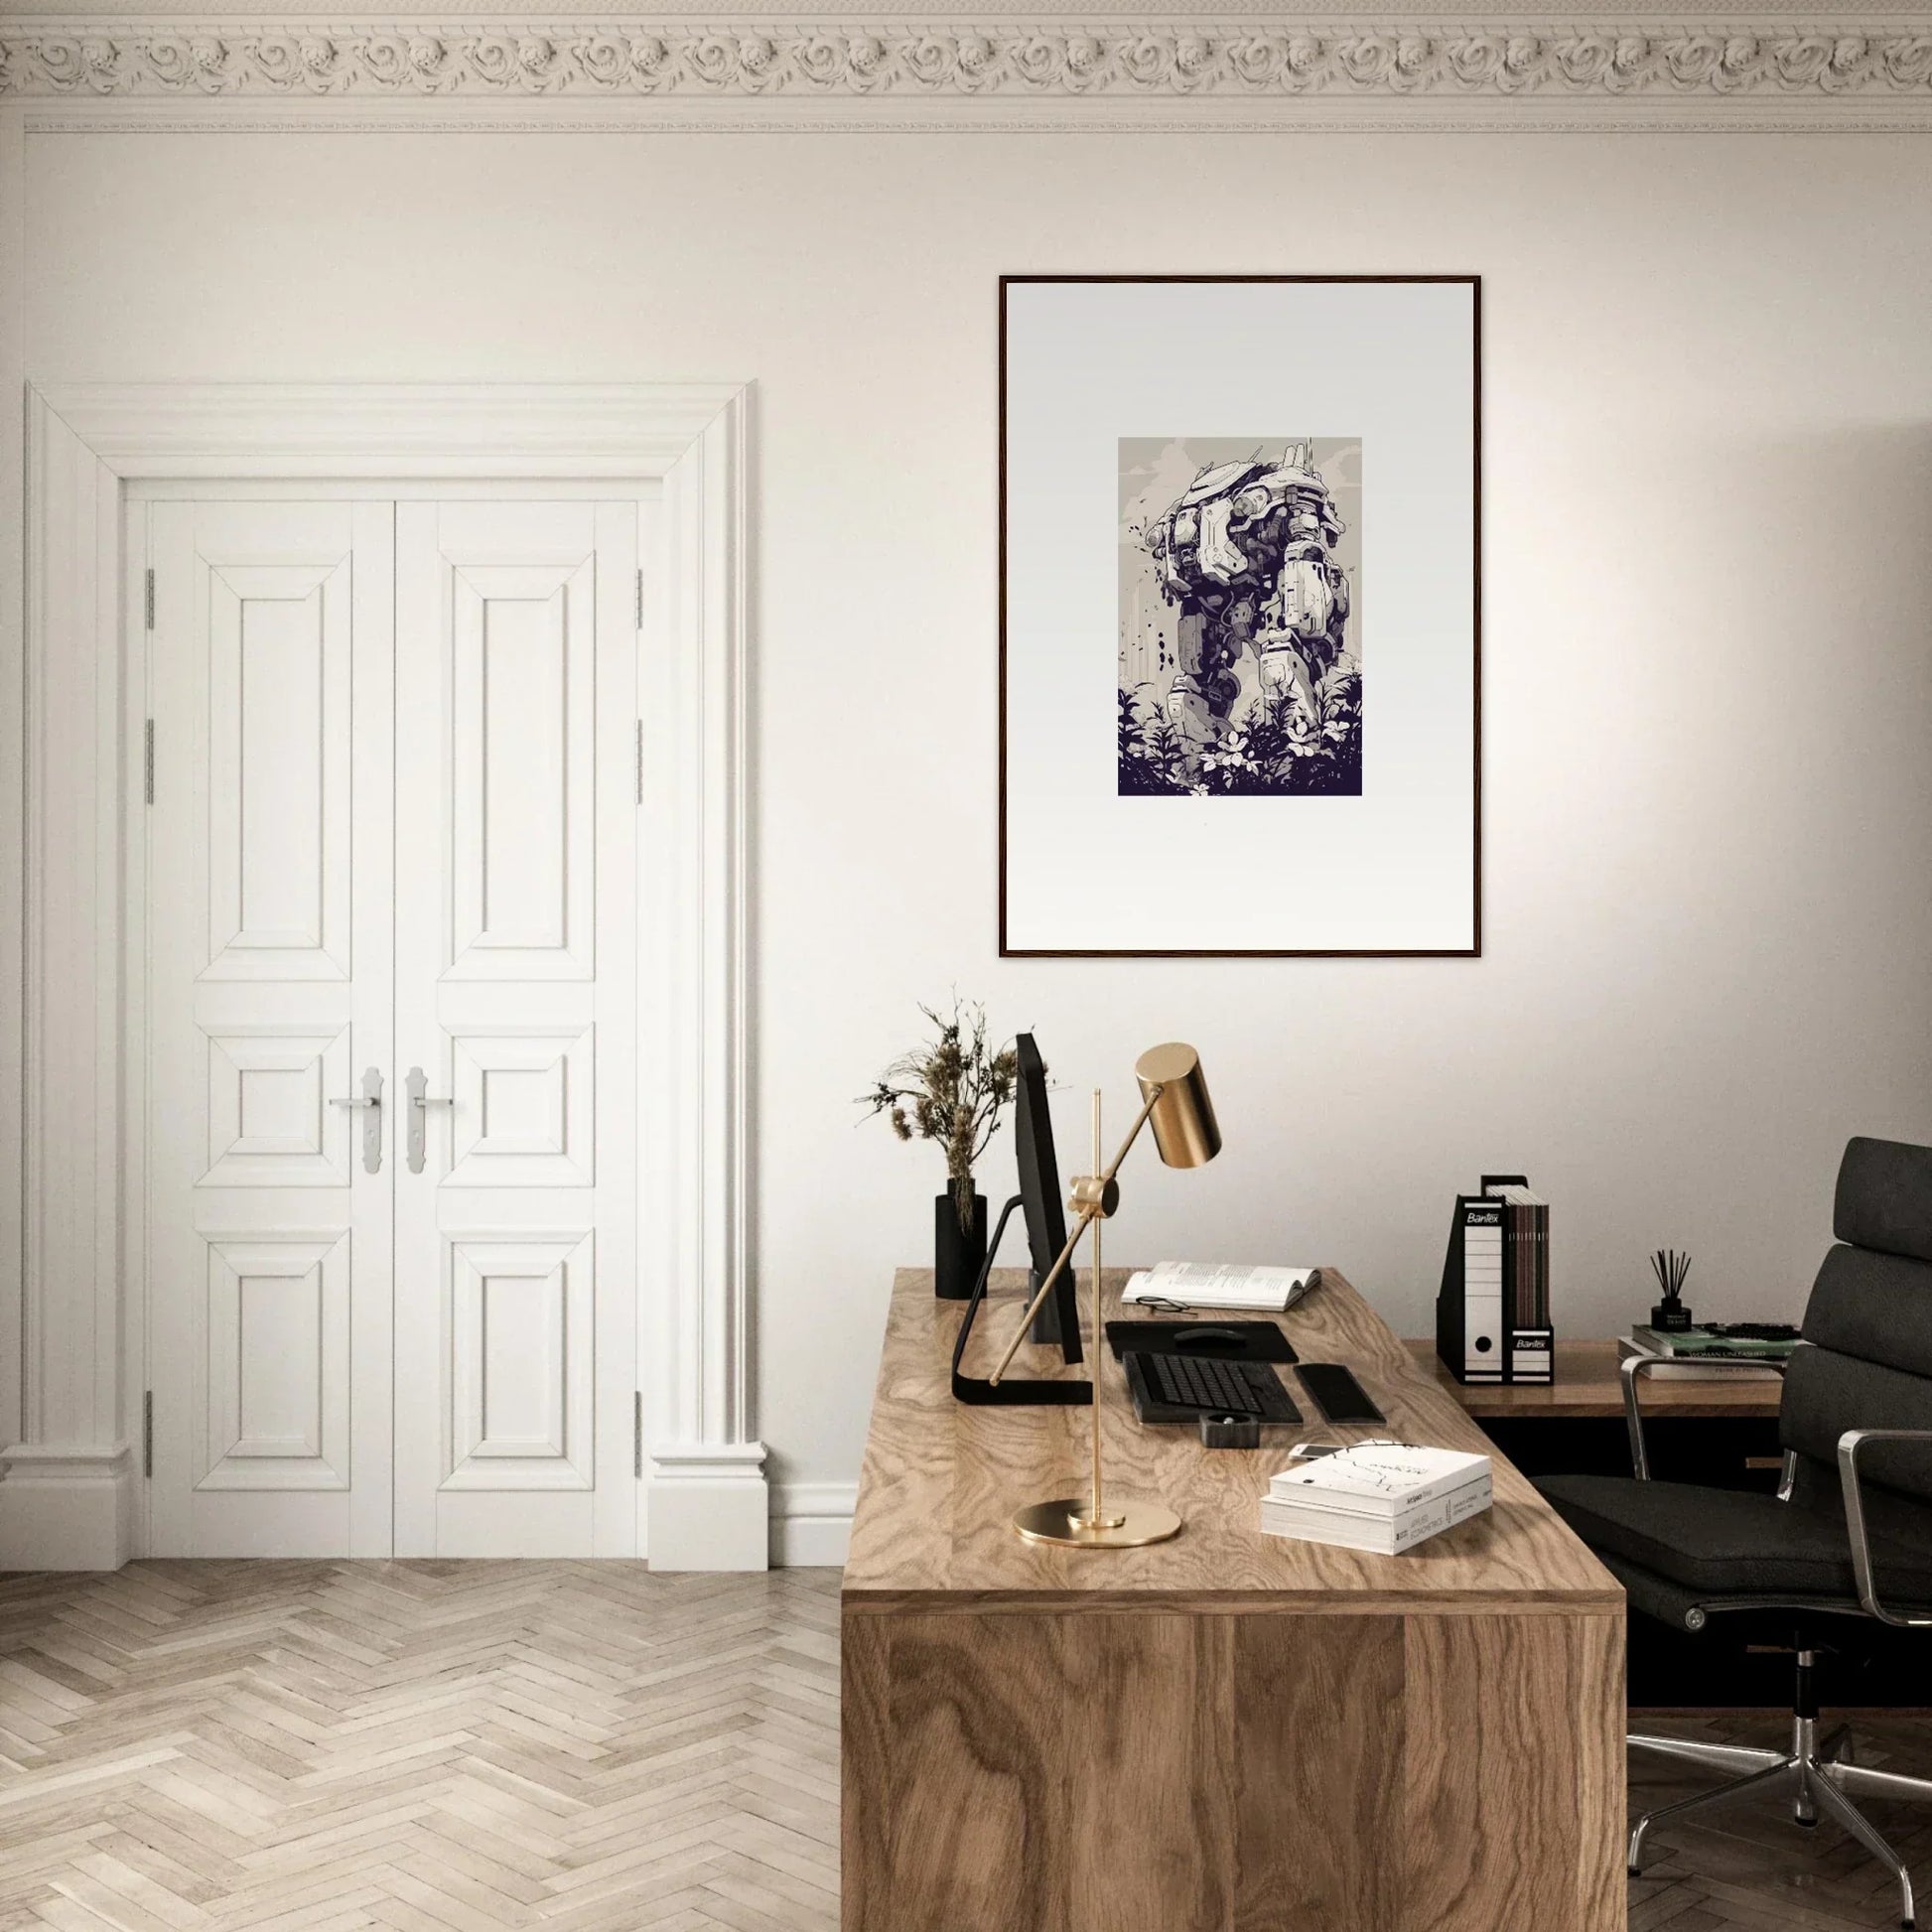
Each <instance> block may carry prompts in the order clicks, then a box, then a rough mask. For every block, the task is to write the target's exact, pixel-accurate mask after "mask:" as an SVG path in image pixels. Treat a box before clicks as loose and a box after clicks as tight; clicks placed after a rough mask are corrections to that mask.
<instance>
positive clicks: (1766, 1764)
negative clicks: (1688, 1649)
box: [1628, 1654, 1932, 1932]
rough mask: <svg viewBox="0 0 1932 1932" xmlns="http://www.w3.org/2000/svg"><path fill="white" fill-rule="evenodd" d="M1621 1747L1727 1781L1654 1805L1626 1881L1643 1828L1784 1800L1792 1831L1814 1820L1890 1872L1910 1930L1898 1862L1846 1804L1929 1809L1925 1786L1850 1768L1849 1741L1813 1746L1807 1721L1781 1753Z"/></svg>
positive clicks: (1641, 1823) (1799, 1723)
mask: <svg viewBox="0 0 1932 1932" xmlns="http://www.w3.org/2000/svg"><path fill="white" fill-rule="evenodd" d="M1809 1663H1810V1658H1809V1656H1808V1655H1802V1654H1801V1658H1800V1668H1801V1670H1803V1669H1804V1668H1805V1667H1806V1666H1808V1665H1809ZM1801 1701H1802V1700H1801ZM1628 1741H1629V1742H1630V1743H1631V1744H1634V1745H1636V1746H1638V1747H1639V1748H1640V1749H1643V1750H1649V1751H1657V1752H1660V1753H1662V1754H1663V1755H1664V1756H1666V1757H1675V1758H1681V1759H1682V1760H1684V1762H1686V1763H1689V1764H1708V1765H1710V1766H1711V1767H1712V1768H1713V1769H1715V1770H1720V1771H1730V1772H1733V1773H1735V1775H1734V1776H1732V1777H1731V1778H1730V1779H1729V1780H1728V1781H1727V1782H1725V1783H1724V1784H1721V1785H1718V1786H1716V1787H1715V1788H1714V1789H1713V1790H1710V1791H1700V1792H1698V1793H1697V1795H1696V1796H1695V1797H1690V1798H1680V1799H1678V1801H1677V1802H1676V1803H1675V1804H1671V1805H1661V1806H1659V1807H1658V1809H1657V1810H1655V1811H1648V1812H1645V1813H1644V1815H1643V1816H1642V1817H1641V1818H1639V1819H1638V1820H1637V1822H1636V1824H1635V1826H1634V1827H1633V1828H1632V1829H1631V1832H1630V1856H1629V1861H1628V1863H1629V1866H1630V1875H1631V1876H1632V1877H1633V1878H1634V1877H1635V1876H1636V1875H1637V1864H1638V1861H1639V1859H1640V1858H1641V1856H1642V1854H1643V1842H1644V1837H1645V1835H1646V1834H1647V1833H1648V1832H1649V1830H1650V1828H1651V1826H1653V1825H1656V1824H1660V1823H1662V1822H1663V1821H1664V1820H1665V1819H1670V1818H1682V1817H1684V1816H1686V1815H1687V1814H1688V1813H1691V1812H1695V1811H1704V1810H1707V1809H1709V1808H1710V1807H1711V1806H1714V1805H1723V1804H1728V1803H1729V1802H1730V1800H1731V1799H1733V1798H1740V1797H1743V1796H1744V1795H1745V1794H1746V1793H1747V1792H1759V1793H1768V1792H1771V1791H1782V1792H1785V1793H1787V1794H1789V1796H1790V1799H1791V1817H1792V1821H1793V1823H1795V1824H1799V1825H1816V1824H1817V1823H1818V1820H1819V1818H1820V1816H1821V1815H1822V1816H1824V1817H1826V1818H1829V1819H1831V1821H1832V1822H1833V1823H1834V1824H1835V1825H1838V1826H1839V1827H1841V1828H1842V1829H1843V1830H1844V1831H1847V1832H1849V1833H1850V1834H1851V1835H1852V1837H1854V1838H1855V1839H1857V1840H1858V1841H1859V1843H1860V1844H1861V1845H1863V1847H1864V1849H1865V1850H1866V1851H1867V1852H1869V1853H1870V1854H1871V1856H1872V1857H1873V1858H1874V1859H1876V1860H1877V1861H1878V1863H1880V1864H1882V1865H1884V1866H1885V1867H1886V1869H1887V1870H1889V1871H1890V1872H1891V1874H1892V1876H1893V1877H1894V1878H1895V1879H1896V1880H1897V1882H1898V1895H1899V1918H1898V1922H1899V1924H1900V1925H1901V1926H1903V1927H1905V1928H1907V1932H1910V1928H1911V1926H1912V1924H1913V1916H1912V1878H1911V1873H1910V1872H1908V1871H1907V1870H1906V1868H1905V1862H1904V1860H1903V1859H1901V1858H1900V1857H1899V1856H1898V1854H1897V1853H1896V1852H1894V1851H1893V1850H1892V1849H1891V1847H1890V1846H1889V1845H1887V1844H1886V1843H1885V1841H1884V1839H1883V1838H1882V1837H1881V1836H1880V1834H1879V1832H1878V1829H1877V1827H1876V1826H1874V1825H1873V1824H1872V1823H1871V1821H1870V1820H1869V1819H1868V1818H1866V1817H1865V1815H1864V1813H1863V1812H1862V1811H1861V1810H1860V1809H1859V1808H1858V1806H1857V1805H1855V1804H1854V1803H1853V1802H1852V1794H1853V1793H1854V1792H1862V1793H1863V1794H1864V1795H1865V1796H1866V1797H1871V1798H1917V1799H1921V1800H1928V1801H1932V1779H1928V1778H1907V1777H1901V1776H1899V1775H1898V1774H1897V1773H1896V1772H1892V1771H1872V1770H1867V1769H1866V1768H1865V1767H1864V1766H1863V1764H1859V1763H1857V1762H1855V1761H1854V1757H1853V1743H1852V1734H1851V1731H1850V1730H1849V1729H1848V1728H1847V1726H1845V1725H1839V1726H1838V1727H1837V1728H1836V1729H1834V1730H1832V1731H1830V1732H1829V1733H1828V1734H1827V1735H1826V1736H1824V1737H1823V1738H1821V1737H1819V1735H1818V1720H1817V1718H1816V1717H1815V1716H1813V1717H1805V1716H1794V1717H1793V1718H1792V1720H1791V1748H1790V1749H1789V1750H1788V1751H1771V1750H1756V1749H1753V1748H1751V1747H1749V1746H1747V1745H1743V1744H1704V1743H1698V1742H1695V1741H1693V1740H1691V1739H1688V1738H1683V1737H1653V1736H1643V1735H1639V1734H1637V1733H1636V1732H1632V1733H1631V1735H1630V1737H1629V1739H1628Z"/></svg>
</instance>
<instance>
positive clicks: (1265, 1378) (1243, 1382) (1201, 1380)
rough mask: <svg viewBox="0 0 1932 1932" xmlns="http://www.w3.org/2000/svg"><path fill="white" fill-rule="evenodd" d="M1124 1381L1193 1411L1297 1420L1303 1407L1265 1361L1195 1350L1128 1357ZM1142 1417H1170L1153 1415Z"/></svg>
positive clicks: (1161, 1402)
mask: <svg viewBox="0 0 1932 1932" xmlns="http://www.w3.org/2000/svg"><path fill="white" fill-rule="evenodd" d="M1126 1362H1127V1365H1128V1380H1129V1383H1130V1384H1135V1383H1138V1385H1139V1388H1140V1389H1144V1390H1145V1391H1146V1393H1147V1397H1148V1399H1149V1404H1150V1405H1152V1406H1157V1407H1159V1408H1164V1409H1179V1410H1184V1411H1186V1413H1187V1415H1188V1416H1190V1417H1192V1416H1252V1417H1254V1418H1255V1420H1256V1421H1257V1422H1279V1423H1297V1422H1300V1421H1301V1420H1302V1412H1301V1410H1299V1409H1298V1408H1296V1406H1295V1400H1294V1398H1293V1397H1292V1396H1291V1395H1290V1394H1289V1392H1288V1391H1287V1390H1286V1389H1285V1388H1284V1387H1283V1386H1282V1378H1281V1377H1280V1376H1279V1375H1277V1374H1276V1373H1275V1371H1274V1369H1273V1368H1271V1367H1270V1366H1269V1365H1268V1363H1266V1362H1223V1361H1217V1360H1215V1359H1213V1358H1211V1357H1209V1358H1205V1359H1203V1358H1201V1357H1199V1356H1194V1355H1150V1354H1144V1353H1142V1352H1141V1351H1139V1350H1135V1351H1134V1352H1133V1353H1131V1354H1129V1355H1128V1356H1127V1357H1126ZM1143 1420H1144V1421H1149V1422H1154V1421H1164V1420H1173V1419H1172V1418H1164V1417H1160V1416H1156V1415H1153V1414H1146V1413H1144V1415H1143Z"/></svg>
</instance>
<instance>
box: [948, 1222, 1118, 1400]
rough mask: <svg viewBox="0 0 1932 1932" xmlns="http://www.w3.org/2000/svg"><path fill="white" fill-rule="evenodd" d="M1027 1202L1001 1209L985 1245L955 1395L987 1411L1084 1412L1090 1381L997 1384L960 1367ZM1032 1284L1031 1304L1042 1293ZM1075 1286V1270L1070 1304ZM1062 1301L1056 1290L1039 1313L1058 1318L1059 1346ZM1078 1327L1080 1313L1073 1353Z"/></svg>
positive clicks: (955, 1360) (962, 1337)
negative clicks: (1005, 1243) (1011, 1226)
mask: <svg viewBox="0 0 1932 1932" xmlns="http://www.w3.org/2000/svg"><path fill="white" fill-rule="evenodd" d="M1022 1198H1023V1197H1022V1196H1021V1195H1019V1194H1015V1195H1014V1197H1013V1198H1012V1199H1011V1200H1010V1201H1008V1202H1007V1204H1006V1205H1005V1206H1004V1207H1003V1208H1001V1209H1000V1220H999V1224H998V1226H996V1227H995V1228H994V1230H993V1239H992V1240H991V1241H989V1242H988V1243H987V1244H986V1262H985V1265H984V1266H983V1267H982V1268H981V1269H980V1272H979V1280H978V1281H976V1282H975V1283H974V1284H973V1292H972V1294H971V1295H970V1296H969V1297H968V1298H967V1302H966V1308H965V1311H964V1312H963V1313H962V1314H961V1315H960V1317H959V1334H958V1337H957V1338H956V1339H955V1340H954V1342H953V1348H952V1392H953V1395H954V1396H955V1397H956V1398H957V1399H958V1400H959V1401H961V1402H970V1403H972V1404H974V1405H976V1406H978V1407H983V1408H996V1407H1006V1408H1022V1407H1025V1406H1028V1405H1041V1404H1043V1405H1048V1406H1054V1407H1059V1408H1068V1409H1071V1408H1085V1407H1087V1406H1088V1405H1089V1404H1091V1403H1092V1401H1093V1384H1092V1383H1091V1382H1030V1381H1026V1380H1024V1379H1022V1378H1021V1377H1020V1376H1017V1375H1004V1376H1002V1377H1001V1378H1000V1380H999V1381H998V1382H992V1381H989V1380H988V1379H987V1378H986V1377H985V1376H983V1375H967V1374H964V1373H963V1372H962V1371H961V1369H960V1366H959V1365H960V1363H961V1362H962V1361H964V1360H965V1358H966V1344H967V1343H968V1341H969V1340H971V1338H972V1333H973V1317H974V1316H975V1315H976V1314H978V1313H979V1311H980V1304H981V1303H982V1302H984V1301H985V1300H986V1284H987V1281H988V1280H989V1279H990V1277H991V1276H992V1273H993V1263H994V1260H995V1258H996V1257H997V1256H998V1255H999V1252H1000V1237H1001V1236H1002V1235H1003V1234H1005V1233H1006V1231H1007V1222H1008V1221H1009V1220H1010V1219H1012V1217H1013V1210H1014V1209H1015V1208H1016V1207H1018V1206H1019V1205H1020V1204H1021V1200H1022ZM1029 1279H1030V1280H1031V1282H1032V1283H1033V1287H1032V1289H1031V1290H1030V1292H1029V1299H1031V1297H1032V1296H1034V1295H1037V1294H1038V1293H1039V1277H1038V1276H1037V1275H1032V1276H1030V1277H1029ZM1071 1287H1072V1271H1071V1270H1070V1269H1069V1270H1068V1273H1067V1276H1066V1278H1065V1279H1063V1280H1062V1281H1061V1282H1060V1283H1059V1284H1058V1288H1063V1289H1067V1290H1068V1291H1069V1295H1068V1297H1067V1299H1068V1300H1069V1301H1070V1300H1071V1295H1070V1290H1071ZM1060 1299H1061V1298H1060V1296H1059V1293H1058V1290H1057V1289H1056V1291H1055V1293H1054V1294H1053V1295H1051V1296H1049V1297H1048V1298H1047V1301H1046V1304H1045V1306H1043V1307H1042V1308H1041V1310H1040V1314H1041V1315H1042V1316H1044V1315H1046V1314H1048V1313H1051V1314H1052V1316H1053V1336H1052V1338H1053V1339H1054V1340H1055V1341H1057V1340H1058V1339H1059V1329H1060V1321H1059V1311H1058V1309H1057V1308H1055V1306H1054V1304H1055V1303H1057V1302H1058V1301H1059V1300H1060ZM1078 1323H1079V1317H1078V1315H1077V1313H1076V1314H1075V1315H1074V1328H1073V1334H1074V1348H1075V1350H1076V1351H1077V1349H1078V1347H1079V1333H1080V1330H1079V1325H1078ZM1032 1334H1033V1337H1034V1339H1035V1340H1038V1338H1039V1323H1038V1322H1037V1321H1035V1324H1034V1327H1033V1329H1032ZM1062 1352H1064V1351H1062ZM1071 1359H1072V1360H1075V1361H1077V1360H1078V1359H1079V1355H1078V1353H1077V1352H1076V1353H1074V1354H1073V1355H1072V1357H1071Z"/></svg>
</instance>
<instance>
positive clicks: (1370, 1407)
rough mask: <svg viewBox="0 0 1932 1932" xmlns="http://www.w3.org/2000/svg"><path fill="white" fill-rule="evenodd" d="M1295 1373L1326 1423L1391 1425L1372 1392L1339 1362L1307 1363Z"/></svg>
mask: <svg viewBox="0 0 1932 1932" xmlns="http://www.w3.org/2000/svg"><path fill="white" fill-rule="evenodd" d="M1295 1373H1296V1374H1297V1375H1299V1376H1300V1377H1301V1378H1302V1386H1303V1387H1304V1388H1305V1389H1307V1390H1308V1392H1309V1394H1310V1395H1311V1397H1312V1398H1313V1400H1314V1406H1315V1407H1316V1408H1317V1409H1319V1410H1320V1411H1321V1419H1322V1421H1323V1422H1338V1423H1355V1422H1387V1421H1388V1417H1387V1416H1385V1415H1384V1414H1383V1413H1382V1412H1381V1410H1379V1409H1378V1408H1377V1407H1376V1406H1375V1404H1374V1403H1372V1402H1371V1401H1370V1400H1369V1399H1368V1391H1367V1390H1366V1389H1364V1388H1363V1387H1362V1385H1361V1384H1360V1383H1359V1382H1358V1381H1356V1380H1355V1377H1354V1374H1353V1373H1352V1371H1350V1370H1349V1369H1346V1368H1344V1367H1343V1366H1342V1365H1341V1363H1339V1362H1304V1363H1302V1364H1301V1366H1300V1367H1299V1368H1297V1369H1296V1371H1295Z"/></svg>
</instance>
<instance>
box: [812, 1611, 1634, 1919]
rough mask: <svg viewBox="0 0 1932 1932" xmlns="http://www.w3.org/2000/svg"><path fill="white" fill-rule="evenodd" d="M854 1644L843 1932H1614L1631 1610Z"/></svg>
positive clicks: (1186, 1620)
mask: <svg viewBox="0 0 1932 1932" xmlns="http://www.w3.org/2000/svg"><path fill="white" fill-rule="evenodd" d="M846 1629H847V1641H848V1645H851V1644H853V1643H855V1642H856V1643H857V1644H858V1645H859V1646H860V1648H861V1654H863V1656H864V1657H865V1658H867V1659H869V1660H877V1666H878V1667H877V1668H875V1667H874V1664H873V1663H871V1662H868V1663H866V1664H865V1665H863V1666H859V1665H857V1664H856V1660H855V1656H854V1653H853V1652H852V1651H851V1650H850V1649H849V1650H848V1655H847V1674H846V1700H847V1706H846V1730H845V1738H846V1752H845V1765H844V1793H845V1796H844V1816H845V1819H846V1829H847V1834H848V1836H847V1853H846V1861H845V1928H846V1932H962V1928H966V1927H971V1928H973V1932H1617V1928H1620V1927H1621V1926H1622V1925H1623V1922H1624V1885H1623V1868H1622V1863H1621V1858H1620V1847H1621V1830H1622V1822H1623V1740H1622V1730H1623V1696H1622V1691H1623V1684H1622V1655H1623V1619H1622V1618H1621V1617H1620V1616H1616V1615H1607V1614H1601V1613H1590V1614H1583V1615H1576V1616H1568V1615H1561V1614H1558V1615H1550V1614H1547V1613H1546V1614H1540V1615H1533V1616H1504V1615H1466V1614H1455V1615H1447V1616H1437V1615H1418V1616H1397V1615H1387V1614H1382V1615H1367V1616H1305V1615H1300V1614H1297V1613H1295V1612H1283V1613H1280V1614H1277V1615H1272V1616H1267V1615H1264V1616H1256V1615H1252V1614H1240V1615H1221V1616H1191V1615H1189V1616H1180V1615H1168V1614H1163V1613H1160V1612H1146V1611H1140V1612H1133V1611H1108V1612H1102V1613H1099V1614H1096V1615H1093V1616H1067V1615H1064V1614H1058V1613H1053V1612H1040V1613H1014V1612H1012V1611H984V1610H982V1611H973V1612H965V1613H956V1614H945V1613H941V1614H913V1613H908V1614H905V1615H902V1616H887V1617H881V1616H858V1617H849V1618H848V1619H847V1622H846ZM860 1697H864V1698H865V1699H867V1700H869V1701H870V1702H871V1704H872V1706H873V1709H872V1710H871V1711H870V1712H869V1713H866V1714H861V1713H860V1712H858V1711H856V1710H855V1709H854V1703H855V1700H856V1699H858V1698H860Z"/></svg>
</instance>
